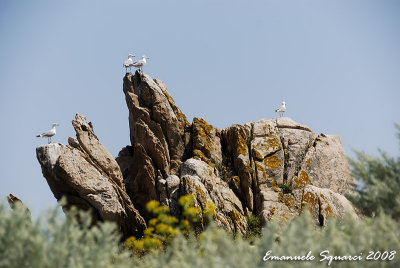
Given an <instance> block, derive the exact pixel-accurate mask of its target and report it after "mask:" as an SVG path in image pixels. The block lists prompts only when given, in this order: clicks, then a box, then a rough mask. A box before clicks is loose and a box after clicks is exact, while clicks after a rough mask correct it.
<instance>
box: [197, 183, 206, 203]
mask: <svg viewBox="0 0 400 268" xmlns="http://www.w3.org/2000/svg"><path fill="white" fill-rule="evenodd" d="M194 189H196V192H197V197H200V200H201V203H202V205H203V207H205V206H206V205H207V197H206V194H205V193H204V192H203V190H202V189H201V188H200V186H198V185H195V186H194Z"/></svg>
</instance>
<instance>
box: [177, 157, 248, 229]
mask: <svg viewBox="0 0 400 268" xmlns="http://www.w3.org/2000/svg"><path fill="white" fill-rule="evenodd" d="M180 176H181V178H182V179H181V189H182V192H181V195H184V194H194V195H195V197H196V200H197V203H198V205H199V206H200V207H201V208H202V209H205V208H206V207H207V204H208V203H209V202H211V203H213V204H214V206H215V207H216V217H215V221H216V223H217V224H220V225H223V226H224V227H225V228H226V229H227V230H229V231H236V232H239V233H242V234H244V233H245V232H246V228H247V221H246V218H245V217H244V211H243V207H242V204H241V202H240V200H239V199H238V198H237V197H236V195H235V194H234V193H233V191H232V190H231V189H230V188H229V187H228V185H227V184H226V183H225V182H224V181H222V180H221V178H219V177H217V176H216V175H215V173H214V169H213V168H212V167H210V166H209V165H208V164H206V163H205V162H203V161H201V160H198V159H193V158H191V159H188V160H187V161H186V162H184V163H183V164H182V167H181V173H180Z"/></svg>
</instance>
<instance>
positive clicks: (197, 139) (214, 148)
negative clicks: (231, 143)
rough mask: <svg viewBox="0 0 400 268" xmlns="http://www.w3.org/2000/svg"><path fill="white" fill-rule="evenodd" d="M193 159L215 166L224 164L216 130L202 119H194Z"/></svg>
mask: <svg viewBox="0 0 400 268" xmlns="http://www.w3.org/2000/svg"><path fill="white" fill-rule="evenodd" d="M192 133H193V134H192V139H193V141H192V146H193V157H194V158H197V159H200V160H203V161H204V162H207V163H208V164H209V165H211V166H214V163H217V164H221V163H222V149H221V142H220V138H219V137H218V136H217V131H216V129H215V128H214V127H213V126H212V125H209V124H207V122H206V121H205V120H204V119H202V118H194V119H193V123H192Z"/></svg>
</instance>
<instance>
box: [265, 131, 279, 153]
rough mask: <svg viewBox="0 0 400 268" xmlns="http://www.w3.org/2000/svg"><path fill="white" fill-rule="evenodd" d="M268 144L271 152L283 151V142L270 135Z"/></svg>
mask: <svg viewBox="0 0 400 268" xmlns="http://www.w3.org/2000/svg"><path fill="white" fill-rule="evenodd" d="M266 142H267V146H268V149H269V150H271V151H277V150H279V149H282V145H281V141H280V140H279V139H278V138H277V137H275V136H271V135H268V139H267V140H266Z"/></svg>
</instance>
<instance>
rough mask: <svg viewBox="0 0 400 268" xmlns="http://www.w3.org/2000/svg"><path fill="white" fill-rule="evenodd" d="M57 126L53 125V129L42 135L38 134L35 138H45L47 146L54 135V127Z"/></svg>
mask: <svg viewBox="0 0 400 268" xmlns="http://www.w3.org/2000/svg"><path fill="white" fill-rule="evenodd" d="M57 126H59V124H57V123H53V127H52V128H51V129H50V130H49V131H47V132H44V133H42V134H40V135H37V136H36V137H38V138H47V141H48V142H49V144H50V142H51V138H52V137H53V136H54V135H56V127H57Z"/></svg>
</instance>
